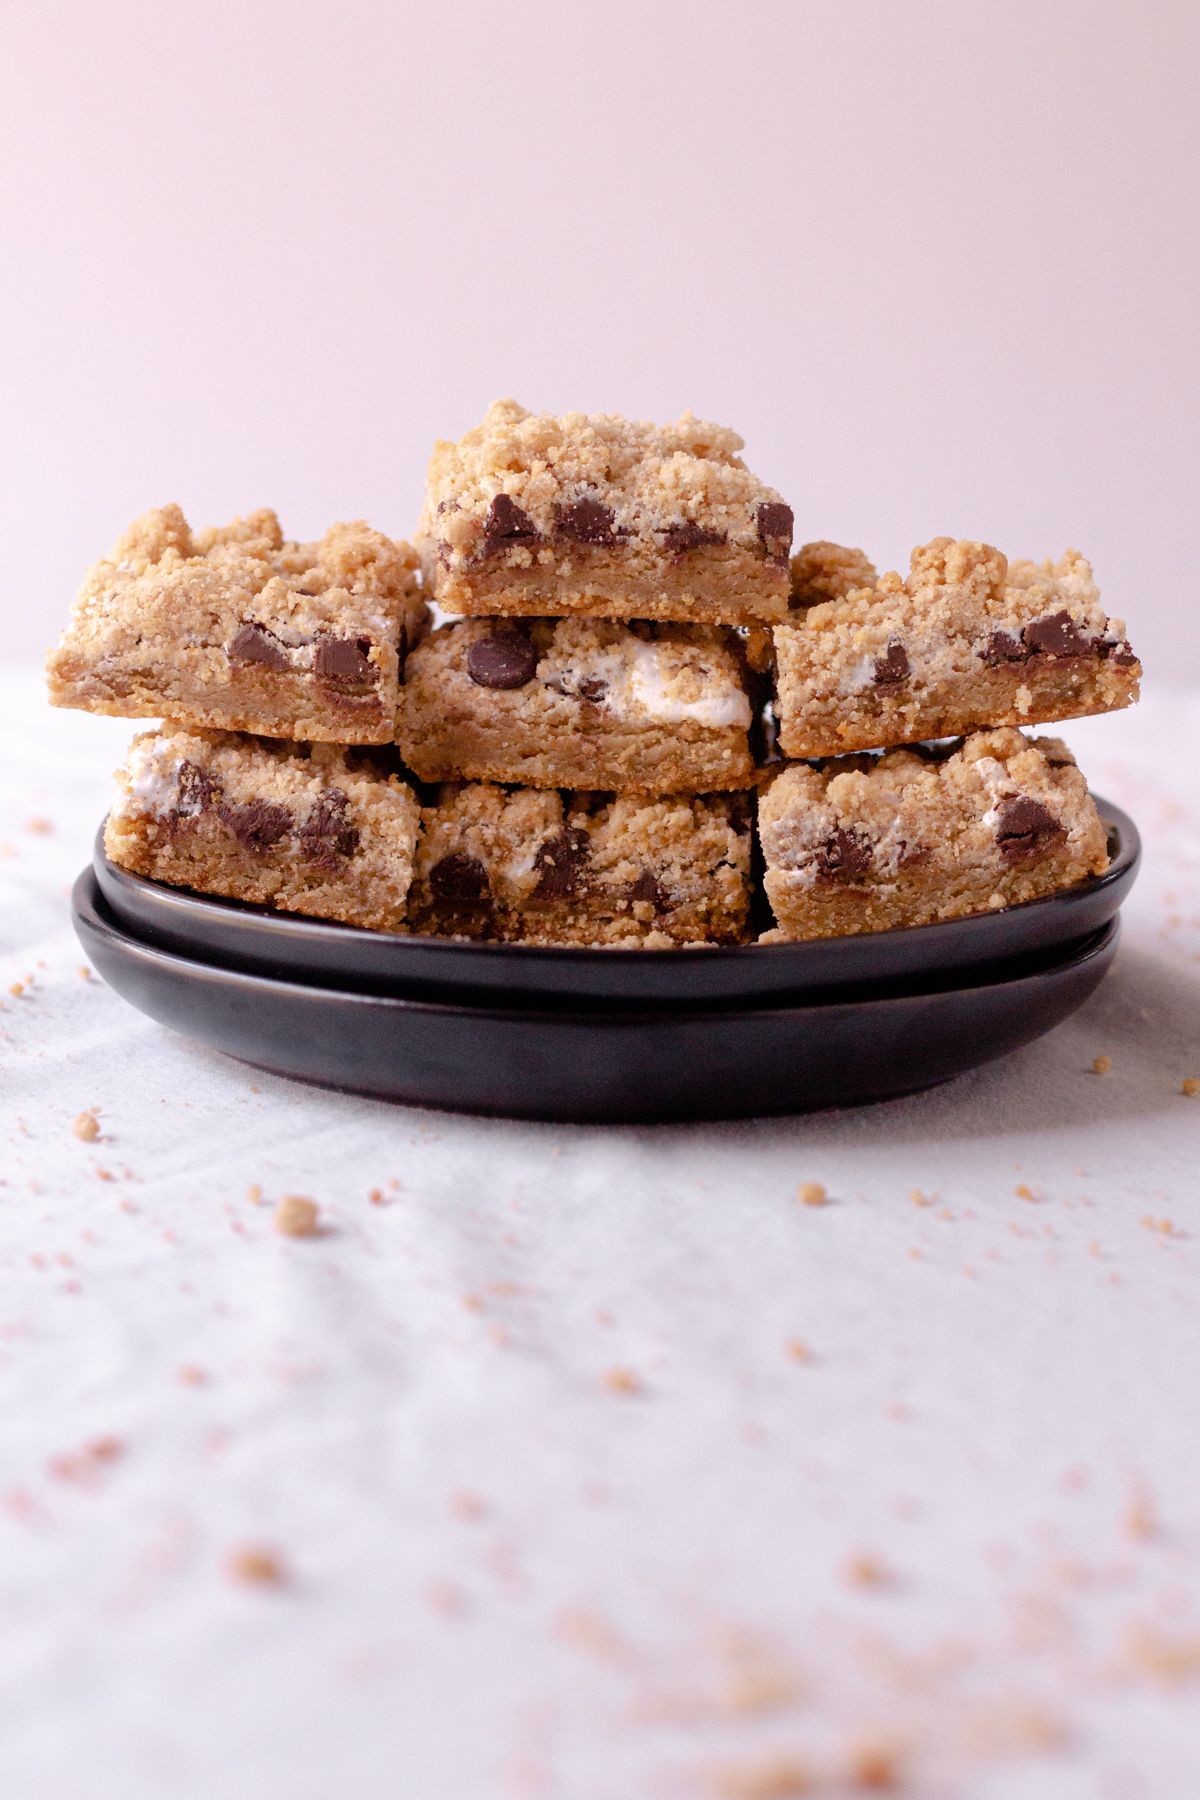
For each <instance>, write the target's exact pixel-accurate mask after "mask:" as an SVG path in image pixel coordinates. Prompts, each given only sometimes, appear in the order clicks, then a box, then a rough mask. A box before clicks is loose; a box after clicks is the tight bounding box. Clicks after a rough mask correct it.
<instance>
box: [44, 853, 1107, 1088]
mask: <svg viewBox="0 0 1200 1800" xmlns="http://www.w3.org/2000/svg"><path fill="white" fill-rule="evenodd" d="M72 900H73V907H74V918H75V929H76V931H77V932H78V933H79V939H80V942H81V943H82V945H83V948H84V951H85V953H86V954H87V956H88V957H89V959H90V960H91V962H92V963H93V965H94V966H95V968H96V969H97V970H98V971H99V973H100V974H101V975H102V976H103V978H104V979H105V981H107V982H108V983H109V985H110V986H111V987H113V988H115V989H116V990H117V992H118V993H119V994H122V995H124V997H125V999H127V1000H129V1001H131V1002H132V1004H133V1005H134V1006H136V1007H138V1008H140V1010H141V1011H142V1012H145V1013H149V1015H150V1017H151V1018H153V1019H157V1020H159V1022H160V1023H161V1024H164V1025H167V1026H170V1027H171V1028H172V1029H173V1030H175V1031H178V1032H181V1033H182V1034H183V1035H184V1036H185V1037H190V1038H197V1039H199V1041H200V1042H201V1043H204V1044H209V1045H211V1046H212V1047H213V1048H214V1049H216V1050H223V1051H225V1052H226V1053H227V1054H228V1055H230V1056H235V1057H239V1058H241V1059H242V1060H244V1061H246V1062H249V1063H253V1064H255V1065H256V1066H257V1067H259V1068H263V1069H270V1070H272V1071H273V1072H274V1073H276V1074H278V1075H290V1076H293V1077H295V1078H297V1079H299V1080H301V1081H312V1082H318V1083H320V1084H321V1085H323V1086H329V1087H338V1088H348V1089H351V1090H352V1091H354V1092H356V1093H365V1094H375V1095H378V1096H380V1097H381V1098H384V1099H388V1100H403V1101H408V1102H409V1103H410V1104H413V1105H418V1106H439V1107H449V1108H452V1109H454V1110H457V1111H464V1112H476V1113H501V1114H506V1115H509V1116H511V1117H516V1118H524V1119H574V1120H580V1121H596V1122H611V1123H617V1122H624V1121H636V1120H644V1121H656V1120H667V1119H720V1118H747V1117H754V1116H761V1115H763V1114H767V1113H794V1112H806V1111H810V1110H812V1109H813V1108H815V1107H824V1106H845V1105H851V1104H854V1103H857V1102H860V1101H864V1100H879V1099H883V1098H886V1097H887V1096H889V1095H894V1094H902V1093H907V1092H910V1091H912V1090H914V1089H916V1088H923V1087H930V1086H932V1085H933V1084H934V1083H936V1082H939V1081H946V1080H948V1079H949V1078H950V1077H951V1076H953V1075H958V1074H961V1073H962V1072H963V1071H964V1070H966V1069H972V1068H975V1067H977V1066H978V1064H980V1063H985V1062H990V1061H992V1060H993V1059H994V1058H995V1057H997V1056H1003V1055H1005V1054H1006V1053H1007V1052H1008V1051H1010V1050H1016V1049H1018V1048H1019V1047H1020V1046H1021V1045H1022V1044H1028V1043H1030V1042H1031V1041H1032V1040H1033V1039H1034V1038H1036V1037H1040V1036H1041V1034H1042V1033H1043V1032H1045V1031H1049V1030H1050V1029H1051V1027H1052V1026H1054V1025H1057V1024H1058V1023H1059V1022H1060V1021H1061V1020H1062V1019H1065V1018H1066V1017H1067V1015H1068V1014H1069V1013H1071V1012H1073V1011H1074V1010H1075V1008H1076V1007H1077V1006H1079V1005H1081V1004H1082V1002H1083V1001H1084V1000H1086V999H1087V997H1088V995H1089V994H1090V993H1091V992H1092V990H1093V989H1094V988H1095V987H1096V985H1097V983H1098V982H1099V981H1100V979H1101V978H1102V976H1103V975H1104V973H1105V971H1106V970H1107V968H1108V966H1109V964H1110V963H1111V961H1112V958H1113V954H1114V952H1115V950H1116V947H1117V938H1118V935H1119V930H1120V926H1119V921H1118V920H1116V919H1112V920H1110V921H1109V923H1108V924H1107V925H1104V926H1102V927H1101V929H1100V930H1099V931H1097V932H1094V933H1093V934H1092V935H1091V936H1090V937H1089V938H1087V939H1086V940H1085V941H1084V943H1083V944H1082V945H1079V944H1077V945H1075V946H1074V947H1073V948H1072V949H1070V950H1069V951H1066V952H1063V951H1058V952H1050V953H1048V954H1047V953H1043V954H1042V955H1041V956H1040V957H1037V958H1034V959H1027V960H1026V963H1025V966H1024V968H1023V972H1022V973H1020V974H1018V975H1012V974H1011V973H1007V974H1004V973H1000V972H999V971H1001V970H1003V971H1010V970H1011V967H1012V965H1011V962H1009V961H1006V962H1005V963H1004V964H996V965H993V970H992V975H991V978H990V979H988V978H983V979H977V980H975V981H973V982H970V983H967V984H966V985H964V986H962V987H941V988H939V989H937V990H936V991H934V992H928V991H926V992H921V991H916V992H909V993H907V994H894V995H890V996H889V997H887V998H884V999H872V998H862V997H861V993H862V990H861V989H858V990H856V991H855V990H851V991H850V993H849V994H847V993H846V991H845V990H843V997H842V998H837V997H836V996H835V995H831V996H827V997H825V998H824V999H822V1000H821V1001H820V1002H816V1001H812V1000H810V1001H809V1003H808V1004H806V1005H799V1006H796V1005H773V1006H772V1005H769V1004H768V1005H761V1004H760V1005H752V1006H746V1005H736V1006H724V1007H713V1008H709V1009H707V1010H703V1011H701V1010H698V1009H696V1008H691V1007H685V1008H682V1009H672V1010H666V1009H663V1010H660V1011H652V1010H646V1009H642V1010H638V1011H631V1010H626V1009H622V1008H618V1007H611V1008H609V1009H607V1010H605V1011H599V1010H594V1009H593V1010H590V1011H576V1010H571V1009H569V1008H567V1007H565V1006H559V1007H557V1008H547V1009H539V1008H533V1007H525V1008H513V1007H499V1006H494V1005H483V1006H462V1005H447V1004H438V1003H435V1002H432V1001H429V1000H424V999H403V998H399V997H397V996H395V995H383V994H364V993H354V992H350V991H347V990H344V989H335V988H321V987H314V986H311V985H304V984H302V983H299V982H295V981H281V980H277V979H272V978H271V977H269V976H264V975H253V974H248V973H247V972H246V971H244V970H239V969H233V968H228V967H222V966H220V965H217V964H213V963H206V962H200V961H195V960H193V959H191V958H188V957H184V956H179V955H176V954H174V953H173V952H171V951H167V950H162V949H159V948H156V947H155V946H153V945H151V944H147V943H143V942H142V941H140V940H139V939H138V938H137V937H135V936H134V935H133V934H132V933H130V932H128V931H126V930H125V929H123V927H122V926H121V925H120V924H119V923H118V922H117V920H116V919H115V918H114V917H113V914H112V913H111V912H110V910H109V909H108V907H107V906H106V905H105V903H104V900H103V898H102V896H101V895H100V893H99V890H98V888H97V884H96V878H95V875H94V873H93V871H92V870H91V869H85V870H84V872H83V874H82V875H81V876H80V877H79V879H78V881H77V882H76V883H75V888H74V893H73V895H72ZM855 993H857V997H854V996H855Z"/></svg>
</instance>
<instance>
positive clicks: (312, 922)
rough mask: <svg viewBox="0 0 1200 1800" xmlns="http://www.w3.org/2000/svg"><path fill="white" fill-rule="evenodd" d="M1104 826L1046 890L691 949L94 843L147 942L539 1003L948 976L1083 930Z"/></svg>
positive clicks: (1134, 854)
mask: <svg viewBox="0 0 1200 1800" xmlns="http://www.w3.org/2000/svg"><path fill="white" fill-rule="evenodd" d="M1096 805H1097V806H1098V807H1099V809H1100V813H1101V816H1102V817H1103V819H1104V821H1105V823H1106V825H1107V826H1108V832H1109V853H1110V855H1111V857H1112V861H1111V863H1110V865H1109V867H1108V870H1107V872H1106V873H1105V874H1103V875H1100V876H1098V877H1096V878H1095V879H1094V880H1092V881H1084V882H1081V883H1080V884H1079V886H1078V887H1073V888H1065V889H1064V890H1063V891H1062V892H1060V893H1057V894H1049V895H1047V896H1046V897H1045V899H1042V900H1027V901H1025V902H1024V903H1023V904H1022V905H1020V906H1009V907H1005V908H1004V909H1003V910H1002V911H998V912H987V913H978V914H976V915H975V916H974V917H973V918H970V919H949V920H946V921H944V922H943V923H941V924H937V925H917V926H912V927H909V928H907V929H904V930H898V931H875V932H864V933H862V934H861V935H859V936H857V937H840V938H818V939H815V940H813V941H811V942H809V943H804V944H743V945H738V946H735V947H729V948H715V949H703V950H701V949H696V950H587V949H544V948H541V947H540V946H535V945H531V944H483V943H463V942H456V941H455V940H454V939H452V938H431V937H393V936H391V935H389V934H387V933H384V932H377V931H362V930H360V929H359V928H358V927H356V926H353V925H333V924H329V923H328V922H326V921H325V920H323V919H304V918H300V917H299V916H298V915H297V914H295V913H282V912H275V911H273V910H272V909H271V908H270V907H266V906H248V905H246V904H245V903H244V902H242V901H238V900H220V899H216V898H214V897H213V896H212V895H209V894H194V893H192V892H190V891H189V890H188V889H186V888H173V887H167V886H165V885H164V884H162V883H161V882H157V881H144V880H143V879H142V878H141V877H140V876H137V875H130V874H129V873H128V872H127V871H126V870H124V869H119V868H117V867H116V866H115V865H114V864H112V863H110V862H109V860H108V858H107V857H106V856H105V854H104V841H103V828H101V831H100V832H99V833H98V834H97V837H96V848H95V857H94V867H95V871H96V879H97V881H98V882H99V884H100V891H101V893H102V894H103V896H104V899H105V901H106V902H107V903H108V906H109V908H110V909H111V912H112V914H113V915H114V917H115V918H116V919H117V920H118V921H119V922H120V923H121V924H122V925H123V926H125V927H127V928H128V929H129V930H131V931H132V932H134V933H135V934H136V935H137V936H138V937H139V938H142V939H144V940H145V942H146V943H148V944H155V945H157V946H158V947H159V948H161V949H164V950H177V951H179V952H181V953H182V954H183V955H184V956H192V957H201V958H205V959H207V960H210V961H216V962H220V963H222V964H224V965H225V966H226V967H229V968H235V969H243V970H245V971H247V972H248V973H253V974H262V975H271V976H278V977H281V978H286V979H287V980H289V981H297V982H305V983H311V984H314V985H317V986H321V987H338V988H348V989H353V990H354V991H355V992H357V993H368V994H369V993H375V994H395V993H404V994H407V995H409V996H410V997H411V996H413V995H415V994H419V993H424V994H426V995H428V996H430V997H443V998H444V997H448V996H449V995H450V992H451V990H454V989H457V990H459V997H460V998H465V997H466V995H467V994H469V995H470V996H471V998H472V999H475V1000H483V1001H486V1002H488V1003H494V1004H499V1005H504V1006H506V1007H514V1006H523V1005H541V1006H545V1005H547V1004H549V1005H556V1004H561V1003H563V1002H564V1001H566V1002H575V1003H578V1002H584V1003H588V1002H590V1003H596V1002H605V1003H608V1004H618V1005H626V1004H637V1005H646V1004H650V1003H656V1004H661V1003H663V1002H669V1003H670V1004H672V1005H677V1006H678V1005H691V1006H695V1005H703V1006H711V1005H714V1004H721V1003H725V1002H728V1001H732V1000H747V1001H748V1000H765V999H770V998H772V997H782V996H785V995H796V994H801V993H807V992H809V991H810V990H812V989H818V988H819V989H823V988H829V987H844V986H846V985H847V984H850V983H860V982H869V983H871V984H873V985H875V986H877V987H878V986H879V984H885V983H887V984H890V983H894V982H897V981H902V982H910V981H912V980H914V979H915V978H921V977H930V978H931V979H942V978H945V977H946V976H948V975H952V976H957V975H958V974H960V973H962V972H963V971H966V970H969V969H974V968H977V967H979V966H981V965H983V964H987V963H991V962H993V961H995V959H996V958H998V957H1006V958H1007V957H1020V956H1029V955H1032V954H1035V953H1037V952H1041V951H1046V950H1054V949H1060V948H1061V947H1062V946H1064V945H1066V944H1072V943H1077V942H1079V941H1080V940H1081V939H1082V938H1085V937H1087V936H1089V935H1090V934H1091V933H1093V932H1095V931H1098V930H1099V928H1100V927H1101V926H1102V925H1105V924H1107V922H1108V920H1109V919H1111V918H1112V917H1113V916H1114V915H1115V913H1116V911H1117V908H1118V907H1119V906H1120V904H1121V902H1122V900H1123V899H1124V898H1125V896H1126V894H1127V893H1128V892H1129V889H1130V888H1131V887H1132V885H1133V881H1134V878H1135V876H1136V874H1137V869H1138V863H1139V861H1140V858H1141V845H1140V843H1139V840H1138V834H1137V828H1136V827H1135V825H1134V823H1133V821H1132V819H1130V818H1129V817H1128V816H1127V815H1126V814H1125V813H1123V812H1122V811H1121V810H1120V808H1119V807H1116V806H1110V805H1109V803H1108V802H1107V801H1106V800H1099V799H1098V800H1097V801H1096Z"/></svg>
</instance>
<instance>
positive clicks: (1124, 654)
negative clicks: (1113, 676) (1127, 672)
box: [1112, 643, 1137, 669]
mask: <svg viewBox="0 0 1200 1800" xmlns="http://www.w3.org/2000/svg"><path fill="white" fill-rule="evenodd" d="M1112 659H1113V661H1114V662H1115V663H1116V665H1117V667H1118V668H1119V669H1132V668H1133V667H1134V665H1135V663H1136V662H1137V657H1136V656H1135V655H1134V654H1133V651H1132V650H1131V649H1130V648H1129V645H1128V644H1127V643H1125V644H1118V645H1117V647H1116V649H1115V650H1114V651H1113V653H1112Z"/></svg>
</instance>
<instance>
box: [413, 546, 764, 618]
mask: <svg viewBox="0 0 1200 1800" xmlns="http://www.w3.org/2000/svg"><path fill="white" fill-rule="evenodd" d="M543 559H545V560H543ZM789 580H790V577H789V572H788V566H787V563H786V562H780V561H776V560H773V559H771V558H768V557H766V556H760V555H753V554H751V553H750V552H749V551H746V550H739V549H732V548H730V547H729V546H728V545H722V546H716V547H714V548H711V549H704V550H689V551H686V552H684V553H683V554H682V555H681V556H678V557H674V558H670V557H668V558H661V559H660V558H656V557H653V556H650V555H647V554H645V553H635V552H632V551H631V552H622V551H620V550H608V549H598V548H595V547H593V546H588V545H581V544H572V545H570V546H568V547H567V548H566V549H564V550H562V551H557V550H542V551H539V552H537V553H536V554H535V553H534V552H532V551H529V550H519V551H508V552H505V553H503V554H502V556H501V557H496V558H489V559H488V560H487V561H484V562H480V563H478V564H476V565H474V566H471V567H469V568H466V569H463V570H458V571H452V570H447V569H445V568H444V567H443V566H442V565H441V563H440V562H439V561H438V560H437V559H436V557H434V558H430V559H429V560H427V561H426V563H425V583H426V591H427V592H428V593H430V595H431V597H432V598H433V599H434V600H436V601H437V603H438V605H439V606H440V607H441V608H442V609H443V610H444V611H445V612H447V613H454V614H466V615H467V616H471V617H482V616H488V615H506V616H521V615H524V616H529V615H530V614H546V615H550V614H553V615H556V616H559V617H562V616H566V615H571V614H573V615H577V616H580V617H584V618H592V619H674V620H678V621H682V622H689V621H690V622H693V623H696V624H708V625H771V624H775V623H777V622H779V621H781V620H784V619H786V618H787V611H788V593H789Z"/></svg>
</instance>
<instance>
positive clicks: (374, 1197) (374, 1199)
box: [367, 1188, 383, 1206]
mask: <svg viewBox="0 0 1200 1800" xmlns="http://www.w3.org/2000/svg"><path fill="white" fill-rule="evenodd" d="M367 1199H368V1200H369V1201H370V1202H371V1205H372V1206H382V1205H383V1189H382V1188H372V1189H371V1191H370V1193H369V1194H368V1195H367Z"/></svg>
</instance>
